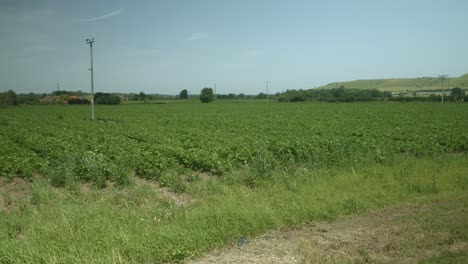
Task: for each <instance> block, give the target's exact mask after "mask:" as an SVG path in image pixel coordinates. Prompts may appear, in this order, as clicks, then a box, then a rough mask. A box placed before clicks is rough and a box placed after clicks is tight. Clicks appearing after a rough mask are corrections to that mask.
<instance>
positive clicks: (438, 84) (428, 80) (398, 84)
mask: <svg viewBox="0 0 468 264" xmlns="http://www.w3.org/2000/svg"><path fill="white" fill-rule="evenodd" d="M448 83H450V88H453V87H461V88H466V87H468V74H465V75H463V76H460V77H457V78H448V79H447V80H446V81H445V83H444V88H445V89H447V85H448ZM341 85H343V86H344V87H345V88H354V89H378V90H380V91H418V90H439V89H441V88H442V81H441V80H440V79H439V78H437V77H421V78H412V79H376V80H355V81H349V82H339V83H329V84H327V85H324V86H320V87H318V88H319V89H333V88H337V87H340V86H341Z"/></svg>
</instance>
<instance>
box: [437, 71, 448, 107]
mask: <svg viewBox="0 0 468 264" xmlns="http://www.w3.org/2000/svg"><path fill="white" fill-rule="evenodd" d="M447 76H448V75H447V74H442V75H439V78H440V79H441V80H442V97H441V101H440V102H441V103H442V104H443V103H444V81H445V78H447Z"/></svg>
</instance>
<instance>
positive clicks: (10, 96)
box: [0, 90, 19, 105]
mask: <svg viewBox="0 0 468 264" xmlns="http://www.w3.org/2000/svg"><path fill="white" fill-rule="evenodd" d="M18 103H19V102H18V97H17V96H16V93H15V92H14V91H13V90H8V91H7V92H6V93H1V94H0V104H7V105H17V104H18Z"/></svg>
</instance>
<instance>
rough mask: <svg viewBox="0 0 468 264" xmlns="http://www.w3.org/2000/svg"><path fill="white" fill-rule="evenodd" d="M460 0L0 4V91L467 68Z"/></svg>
mask: <svg viewBox="0 0 468 264" xmlns="http://www.w3.org/2000/svg"><path fill="white" fill-rule="evenodd" d="M467 11H468V1H464V0H458V1H457V0H433V1H431V0H425V1H423V0H413V1H406V0H405V1H402V0H389V1H386V0H382V1H378V0H372V1H370V0H369V1H364V0H361V1H358V0H356V1H346V0H342V1H338V0H331V1H325V0H322V1H314V0H269V1H266V0H153V1H149V0H148V1H144V0H141V1H123V0H102V1H99V0H80V1H74V0H73V1H72V0H0V36H1V37H0V91H6V90H8V89H13V90H14V91H16V92H18V93H27V92H35V93H43V92H51V91H53V90H56V87H57V82H58V83H59V84H60V89H62V90H83V91H88V90H89V89H90V73H89V71H88V69H89V67H90V65H89V64H90V54H89V53H90V49H89V46H88V45H87V44H86V42H85V40H86V39H87V38H91V37H94V38H95V42H94V46H93V52H94V82H95V91H96V92H140V91H143V92H145V93H159V94H178V93H179V92H180V91H181V90H182V89H187V90H188V91H189V93H193V94H196V93H199V91H200V90H201V89H202V88H203V87H213V86H214V84H216V87H217V93H220V94H222V93H245V94H258V93H260V92H265V81H267V80H268V81H270V84H269V86H270V89H269V92H270V93H275V92H281V91H284V90H286V89H310V88H313V87H317V86H320V85H324V84H327V83H330V82H339V81H349V80H356V79H375V78H411V77H422V76H438V75H439V74H443V73H444V74H449V76H451V77H457V76H460V75H463V74H465V73H468V48H467V47H468V15H467Z"/></svg>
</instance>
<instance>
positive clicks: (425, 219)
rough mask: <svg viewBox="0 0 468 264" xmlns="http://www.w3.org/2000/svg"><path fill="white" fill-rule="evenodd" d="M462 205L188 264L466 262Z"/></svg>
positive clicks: (333, 227) (379, 213)
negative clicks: (433, 259) (445, 259)
mask: <svg viewBox="0 0 468 264" xmlns="http://www.w3.org/2000/svg"><path fill="white" fill-rule="evenodd" d="M465 201H468V196H467V195H463V197H460V196H459V197H455V198H454V197H451V198H439V199H438V200H435V201H432V202H429V203H423V204H411V205H405V206H401V207H398V208H387V209H379V210H373V211H371V212H368V213H365V214H363V215H358V216H350V217H347V218H344V219H341V220H338V221H336V222H332V223H326V222H321V223H316V224H311V225H307V226H304V227H302V228H299V229H289V230H281V231H272V232H269V233H267V234H264V235H262V236H260V237H258V238H253V239H245V238H242V239H240V240H239V241H238V242H237V243H236V244H235V245H231V246H229V247H227V248H225V249H223V250H220V251H216V252H212V253H209V254H207V255H205V256H202V257H201V258H200V259H196V260H193V261H191V262H190V263H268V264H273V263H418V262H421V261H423V262H425V261H426V260H427V261H431V258H437V256H439V255H441V254H442V253H443V254H447V258H449V259H450V260H451V261H449V262H447V263H468V261H467V260H468V255H467V252H468V209H467V207H468V204H467V202H465ZM444 256H445V255H444ZM453 256H455V261H453V259H451V258H452V257H453ZM444 258H445V257H442V260H443V259H444ZM458 258H459V259H461V262H458V261H460V260H457V259H458ZM465 261H466V262H465ZM431 263H432V262H431ZM434 263H439V261H438V259H437V260H436V261H435V262H434Z"/></svg>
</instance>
